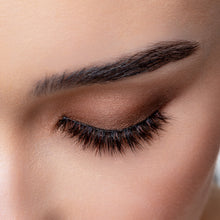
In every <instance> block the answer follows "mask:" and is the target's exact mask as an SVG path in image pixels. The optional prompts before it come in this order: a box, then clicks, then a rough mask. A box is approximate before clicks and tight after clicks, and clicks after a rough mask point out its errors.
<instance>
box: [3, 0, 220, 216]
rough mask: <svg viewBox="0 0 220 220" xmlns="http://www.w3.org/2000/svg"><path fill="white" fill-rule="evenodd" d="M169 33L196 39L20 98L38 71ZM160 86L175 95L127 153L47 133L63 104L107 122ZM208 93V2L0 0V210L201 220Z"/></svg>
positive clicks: (212, 89) (216, 60) (214, 134)
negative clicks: (105, 73)
mask: <svg viewBox="0 0 220 220" xmlns="http://www.w3.org/2000/svg"><path fill="white" fill-rule="evenodd" d="M172 40H192V41H197V42H199V43H200V45H201V47H200V50H199V51H198V53H196V54H195V55H193V56H191V57H189V58H186V59H184V60H181V61H179V62H177V63H172V64H169V65H167V66H165V67H163V68H161V69H160V70H157V71H155V73H153V74H152V75H151V76H150V75H147V74H146V75H144V74H142V75H139V76H134V77H131V78H129V79H126V80H123V81H120V82H114V83H109V84H107V85H94V86H91V87H89V86H88V87H84V88H78V89H72V90H71V89H70V90H68V91H66V92H61V93H57V94H54V95H51V96H49V97H33V96H31V95H30V91H31V90H32V88H33V86H34V84H35V83H36V81H38V80H40V79H43V78H44V77H45V76H51V75H52V74H54V73H60V72H63V71H66V70H70V71H72V70H75V69H78V68H81V67H84V66H87V65H90V64H100V63H104V62H109V61H111V60H113V59H114V58H115V57H119V56H121V55H124V54H129V53H132V52H135V51H138V50H141V49H142V48H146V47H149V46H150V45H152V44H153V43H157V42H159V41H172ZM155 88H157V89H155ZM170 88H172V92H171V93H172V94H175V93H176V92H177V91H178V94H177V95H174V96H172V98H170V99H169V102H167V103H166V105H164V106H163V110H164V112H166V113H167V114H168V115H169V116H171V117H172V119H171V120H170V122H169V123H168V124H166V125H164V131H160V132H159V135H158V136H157V135H155V136H154V140H153V142H152V143H151V144H150V145H149V144H147V143H143V145H144V150H143V151H137V153H136V154H134V153H132V152H131V151H128V152H127V153H126V156H124V157H122V156H120V155H115V156H113V157H112V156H111V155H108V154H106V155H103V156H102V157H97V156H95V155H94V152H92V151H89V150H87V151H82V150H81V146H80V144H77V143H76V142H74V140H73V139H70V138H68V137H66V136H65V135H63V134H61V133H59V132H54V130H53V128H54V125H55V124H56V122H57V120H58V119H59V117H60V115H62V114H63V113H64V112H63V111H65V112H66V111H68V112H73V111H74V112H76V114H77V115H76V117H77V118H80V119H81V121H83V120H84V122H86V121H88V122H90V124H92V123H93V124H94V125H96V126H99V127H109V128H111V125H112V122H117V121H118V122H119V121H120V120H119V119H120V117H124V119H126V118H129V116H130V115H131V114H135V112H134V111H132V109H133V108H132V106H137V110H138V108H139V107H140V103H142V102H147V100H148V99H152V97H158V96H162V95H163V92H164V90H166V89H167V90H169V89H170ZM143 91H144V92H143ZM219 97H220V2H219V0H166V1H164V0H136V1H134V0H117V1H112V0H84V1H81V0H74V1H67V0H64V1H58V0H53V1H52V0H38V1H24V0H19V1H18V0H7V1H3V0H0V219H4V220H12V219H16V220H17V219H18V220H26V219H27V220H30V219H33V220H35V219H36V220H39V219H53V220H54V219H62V220H65V219H70V220H72V219H74V220H75V219H76V220H146V219H149V220H152V219H153V220H171V219H172V220H176V219H177V220H198V219H201V217H202V215H203V216H204V214H203V213H205V212H204V210H206V207H208V205H207V204H209V203H208V201H211V200H210V198H211V197H210V195H212V194H211V193H210V192H211V190H212V178H213V171H214V166H215V162H216V158H217V155H218V151H219V146H220V123H219V118H220V99H219ZM76 100H77V101H76ZM142 100H143V101H142ZM74 103H75V104H74ZM74 109H75V110H76V111H75V110H74ZM148 113H149V112H148V110H147V109H146V112H142V115H145V116H148ZM134 123H137V121H134ZM118 126H119V127H120V124H118ZM212 201H213V200H212ZM217 202H218V200H215V202H214V204H215V205H216V204H217ZM210 210H211V211H209V212H208V214H207V213H206V217H207V216H208V218H206V219H209V220H211V214H213V211H212V209H210ZM210 213H211V214H210ZM216 216H217V214H215V215H214V217H216ZM213 219H214V218H213ZM218 219H220V216H219V218H218Z"/></svg>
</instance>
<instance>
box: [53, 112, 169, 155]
mask: <svg viewBox="0 0 220 220" xmlns="http://www.w3.org/2000/svg"><path fill="white" fill-rule="evenodd" d="M168 119H169V118H168V117H167V116H165V115H164V114H162V113H160V112H159V110H157V111H155V112H154V113H153V114H151V115H150V116H149V117H148V118H146V119H145V120H143V121H141V122H139V123H137V124H135V125H131V126H129V127H127V128H123V129H121V130H106V129H101V128H97V127H94V126H90V125H88V124H85V123H82V122H79V121H74V120H72V119H70V118H69V117H67V116H65V115H63V116H62V117H61V118H60V119H59V120H58V122H57V123H56V128H57V129H58V130H60V131H62V132H66V133H67V134H68V135H69V136H70V137H71V138H73V137H78V138H77V141H78V142H79V143H81V144H82V147H83V150H85V149H86V148H89V147H92V149H93V150H94V151H95V154H97V153H99V154H100V155H101V153H102V152H105V151H106V150H107V151H108V152H109V153H111V155H113V154H115V153H120V154H124V153H125V149H127V148H130V149H131V150H132V152H134V151H135V150H136V149H142V146H141V144H140V141H141V140H143V141H146V142H148V143H149V142H150V141H151V140H152V139H153V133H157V134H158V130H163V128H162V125H163V124H164V123H167V122H168Z"/></svg>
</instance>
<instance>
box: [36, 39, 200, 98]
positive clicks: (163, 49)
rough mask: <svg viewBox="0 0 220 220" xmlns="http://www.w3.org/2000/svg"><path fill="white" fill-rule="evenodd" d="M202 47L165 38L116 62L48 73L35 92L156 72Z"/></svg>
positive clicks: (190, 42)
mask: <svg viewBox="0 0 220 220" xmlns="http://www.w3.org/2000/svg"><path fill="white" fill-rule="evenodd" d="M198 48H199V43H198V42H196V41H186V40H179V41H162V42H159V43H156V44H154V45H153V46H152V47H150V48H148V49H145V50H142V51H139V52H136V53H134V54H132V55H130V56H129V55H126V56H122V57H120V58H118V59H117V60H116V61H115V62H110V63H107V64H103V65H95V66H87V67H84V68H81V69H79V70H76V71H71V72H63V73H61V74H54V75H52V76H50V77H45V78H44V79H43V80H39V81H37V82H36V84H35V85H34V88H33V90H32V94H33V95H34V96H42V95H49V94H51V93H54V92H57V91H60V90H64V89H72V88H74V87H77V86H84V85H91V84H95V83H106V82H112V81H117V80H121V79H124V78H127V77H130V76H135V75H138V74H141V73H150V72H153V71H155V70H157V69H159V68H161V67H162V66H164V65H166V64H168V63H171V62H176V61H178V60H181V59H183V58H186V57H188V56H190V55H192V54H193V53H194V52H195V51H197V50H198Z"/></svg>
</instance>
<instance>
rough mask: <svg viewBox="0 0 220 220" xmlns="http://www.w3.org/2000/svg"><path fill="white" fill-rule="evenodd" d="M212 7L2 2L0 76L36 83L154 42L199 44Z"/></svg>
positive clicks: (190, 2) (149, 0)
mask: <svg viewBox="0 0 220 220" xmlns="http://www.w3.org/2000/svg"><path fill="white" fill-rule="evenodd" d="M198 2H199V4H198ZM215 2H216V1H205V0H200V1H196V0H178V1H177V0H167V1H162V0H161V1H159V0H157V1H155V0H136V1H134V0H120V1H112V0H84V1H81V0H75V1H69V0H64V1H58V0H39V1H28V2H27V1H15V0H8V1H4V2H1V7H0V14H1V17H0V23H1V30H0V42H3V44H2V43H1V50H0V59H1V70H0V71H1V74H0V75H1V77H5V74H7V78H8V76H10V75H11V76H13V78H15V79H16V77H18V78H19V79H23V78H26V77H27V76H29V77H31V78H33V79H34V78H36V79H38V78H39V76H43V75H44V74H45V73H52V72H54V71H56V72H57V71H58V72H59V71H63V70H65V69H71V68H78V67H80V66H83V65H85V64H89V63H93V62H98V61H104V60H107V59H109V58H111V57H115V56H118V55H120V54H122V53H126V52H131V51H132V50H136V49H139V48H142V47H143V46H144V47H145V46H148V45H149V44H151V43H154V42H157V41H162V40H174V39H186V40H187V39H193V38H194V37H196V38H197V39H198V38H199V36H200V33H201V30H202V29H204V24H205V23H208V22H209V17H210V14H209V10H210V13H211V12H213V11H212V9H213V8H214V3H215ZM208 3H209V4H208ZM189 24H190V25H189ZM195 26H196V28H195ZM15 73H16V74H15ZM5 80H6V79H5ZM0 81H1V80H0Z"/></svg>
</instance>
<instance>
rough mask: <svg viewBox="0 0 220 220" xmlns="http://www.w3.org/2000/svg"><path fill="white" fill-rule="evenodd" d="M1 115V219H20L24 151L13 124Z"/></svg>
mask: <svg viewBox="0 0 220 220" xmlns="http://www.w3.org/2000/svg"><path fill="white" fill-rule="evenodd" d="M7 120H8V119H7V117H5V118H4V119H3V118H2V116H0V219H6V220H7V219H20V218H19V217H18V216H19V210H20V208H19V207H18V206H19V200H20V199H21V198H19V197H20V194H21V192H20V189H21V184H22V181H21V180H22V153H21V151H20V149H19V147H18V143H16V138H15V136H16V134H15V133H14V131H13V126H10V125H9V121H8V123H7Z"/></svg>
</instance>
